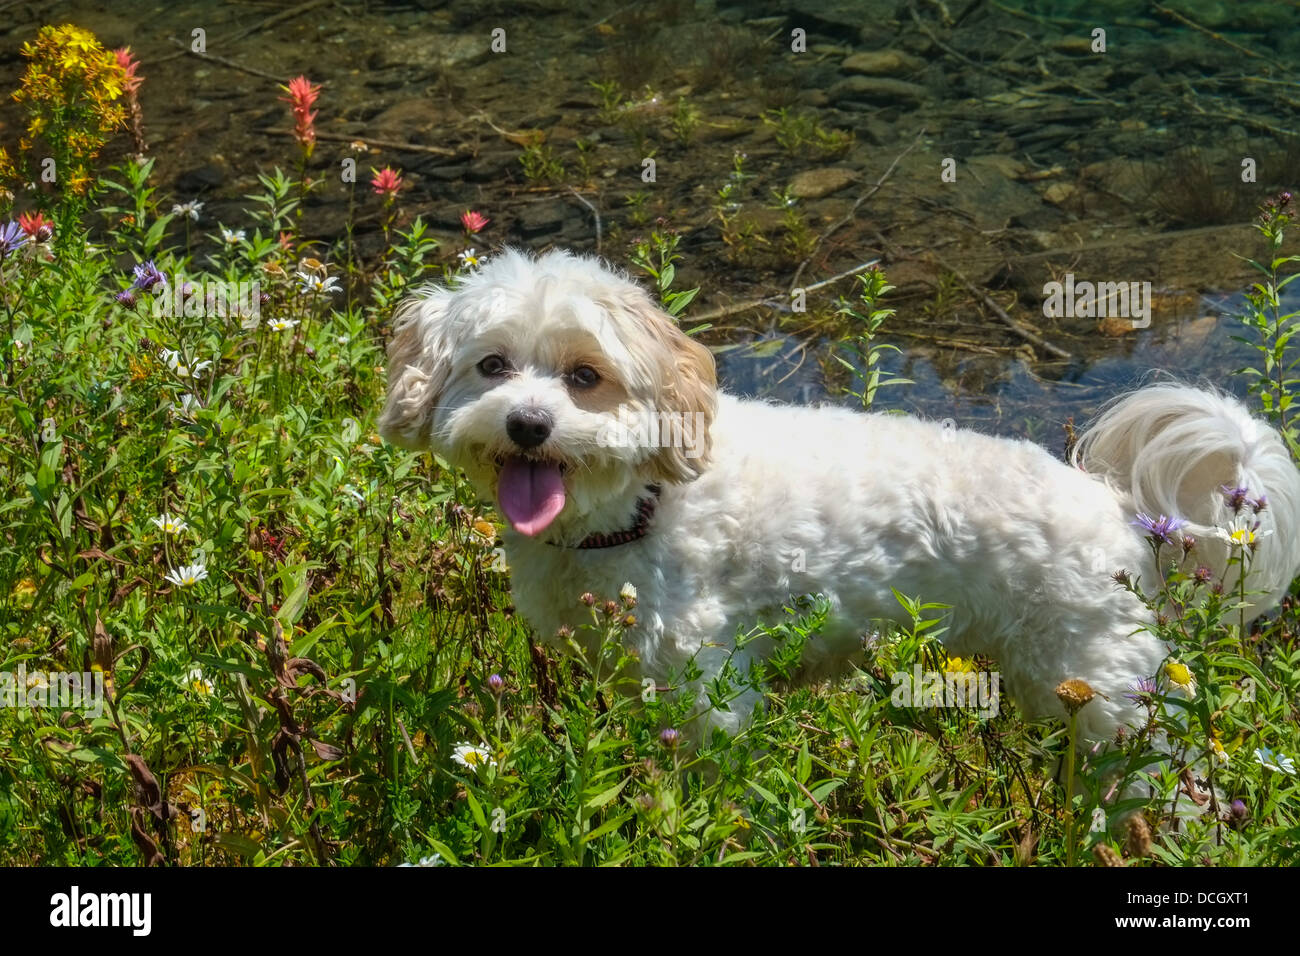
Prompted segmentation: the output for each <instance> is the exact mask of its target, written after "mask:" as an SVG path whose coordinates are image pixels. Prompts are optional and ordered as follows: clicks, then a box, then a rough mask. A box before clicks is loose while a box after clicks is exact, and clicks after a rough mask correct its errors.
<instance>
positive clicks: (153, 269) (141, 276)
mask: <svg viewBox="0 0 1300 956" xmlns="http://www.w3.org/2000/svg"><path fill="white" fill-rule="evenodd" d="M132 272H134V273H135V287H136V288H137V289H139V290H140V291H141V292H149V291H151V290H152V289H153V287H154V286H156V285H164V286H165V285H166V284H167V277H166V276H165V275H163V274H162V273H161V272H159V271H158V267H157V266H156V265H154V264H153V260H152V259H150V260H149V261H148V262H146V263H143V264H142V265H138V266H136V267H135V268H134V269H133V270H132Z"/></svg>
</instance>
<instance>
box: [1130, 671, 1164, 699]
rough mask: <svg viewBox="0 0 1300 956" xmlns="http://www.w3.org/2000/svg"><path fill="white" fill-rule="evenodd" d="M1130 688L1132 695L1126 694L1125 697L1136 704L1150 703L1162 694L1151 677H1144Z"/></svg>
mask: <svg viewBox="0 0 1300 956" xmlns="http://www.w3.org/2000/svg"><path fill="white" fill-rule="evenodd" d="M1128 686H1129V690H1130V691H1131V693H1128V694H1125V695H1124V696H1125V697H1127V698H1128V699H1129V700H1131V701H1133V703H1135V704H1145V703H1148V702H1149V701H1150V700H1151V698H1152V697H1154V696H1155V695H1156V694H1158V693H1160V690H1159V688H1158V687H1157V686H1156V682H1155V681H1154V680H1153V679H1152V678H1150V677H1143V678H1142V679H1140V680H1138V681H1135V682H1134V683H1132V684H1129V685H1128Z"/></svg>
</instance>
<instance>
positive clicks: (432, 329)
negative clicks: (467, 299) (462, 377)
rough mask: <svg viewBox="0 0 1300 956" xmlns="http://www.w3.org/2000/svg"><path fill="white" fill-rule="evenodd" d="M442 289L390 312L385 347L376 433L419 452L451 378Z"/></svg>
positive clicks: (443, 292)
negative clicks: (384, 393)
mask: <svg viewBox="0 0 1300 956" xmlns="http://www.w3.org/2000/svg"><path fill="white" fill-rule="evenodd" d="M448 298H449V294H448V293H447V291H446V290H444V289H434V290H433V291H431V292H429V293H425V294H422V295H418V296H411V297H410V298H407V299H406V300H404V301H403V302H402V304H401V305H399V306H398V307H397V310H396V311H395V312H394V313H393V337H392V339H391V340H390V341H389V343H388V399H387V401H386V402H385V403H384V410H383V412H382V413H380V416H379V434H381V435H383V436H384V438H386V439H387V440H388V441H390V442H392V443H393V444H394V445H400V446H401V447H403V448H410V449H413V450H416V451H423V450H425V449H427V448H428V447H429V426H430V424H431V423H432V420H433V412H434V409H435V407H436V406H437V403H438V396H439V394H440V393H441V391H442V387H443V386H444V385H445V384H446V383H447V377H448V375H449V374H450V373H451V348H450V345H449V343H448V341H447V335H446V330H445V329H444V328H443V320H444V318H445V313H446V305H447V299H448Z"/></svg>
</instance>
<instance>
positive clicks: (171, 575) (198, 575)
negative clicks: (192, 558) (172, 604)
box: [164, 564, 208, 588]
mask: <svg viewBox="0 0 1300 956" xmlns="http://www.w3.org/2000/svg"><path fill="white" fill-rule="evenodd" d="M207 576H208V569H207V568H205V567H204V566H203V565H201V564H191V565H189V566H188V567H183V568H177V569H176V570H175V571H168V572H167V573H166V574H165V575H164V577H166V579H167V580H168V581H170V582H171V583H172V584H174V585H176V586H177V587H178V588H188V587H192V586H193V585H195V584H198V583H199V582H200V581H202V580H203V579H204V578H206V577H207Z"/></svg>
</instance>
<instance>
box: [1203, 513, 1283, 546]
mask: <svg viewBox="0 0 1300 956" xmlns="http://www.w3.org/2000/svg"><path fill="white" fill-rule="evenodd" d="M1215 533H1216V534H1218V536H1219V537H1220V538H1222V539H1223V540H1224V541H1226V542H1228V544H1230V545H1232V547H1234V548H1250V549H1251V550H1252V551H1253V550H1255V548H1256V547H1257V546H1258V545H1259V539H1260V538H1266V537H1268V536H1269V535H1270V534H1272V533H1273V531H1272V529H1268V530H1265V531H1260V530H1259V521H1258V520H1255V521H1252V520H1251V519H1250V518H1249V517H1243V518H1237V519H1235V520H1234V521H1232V522H1231V523H1230V524H1229V525H1228V527H1227V528H1217V529H1215Z"/></svg>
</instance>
